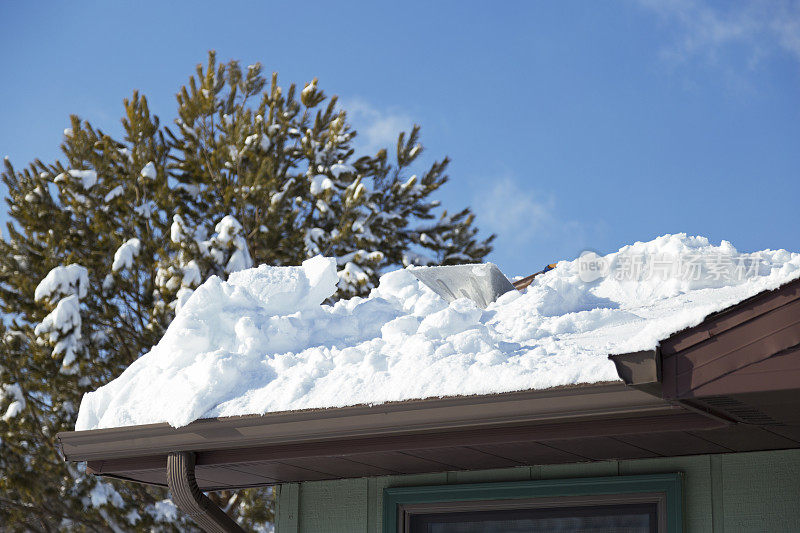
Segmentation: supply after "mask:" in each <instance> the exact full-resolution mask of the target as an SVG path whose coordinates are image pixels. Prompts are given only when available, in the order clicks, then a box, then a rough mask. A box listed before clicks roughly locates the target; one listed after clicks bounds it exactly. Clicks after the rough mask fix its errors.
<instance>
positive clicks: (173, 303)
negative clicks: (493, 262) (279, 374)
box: [0, 52, 492, 531]
mask: <svg viewBox="0 0 800 533" xmlns="http://www.w3.org/2000/svg"><path fill="white" fill-rule="evenodd" d="M317 83H318V82H317V80H316V79H314V80H313V81H312V82H310V83H308V84H306V85H305V86H304V88H303V89H302V90H301V91H299V94H298V91H297V90H296V87H295V86H294V85H291V86H290V87H289V88H288V90H284V89H283V88H282V87H281V86H279V85H278V81H277V76H276V75H275V74H273V75H272V78H271V80H270V81H269V82H268V80H267V79H265V78H264V77H263V76H262V74H261V65H259V64H256V65H251V66H249V67H247V69H245V70H243V69H242V68H241V67H240V65H239V64H238V63H237V62H236V61H231V62H229V63H227V64H224V65H218V64H217V63H216V60H215V56H214V53H213V52H212V53H210V54H209V60H208V63H207V65H206V66H205V67H203V66H202V65H199V66H198V67H197V71H196V74H195V75H194V76H192V77H191V78H190V79H189V83H188V85H187V86H184V87H183V88H182V89H181V90H180V91H179V93H178V95H177V102H178V112H177V116H178V118H177V119H176V120H175V126H174V127H166V126H163V125H161V124H160V122H159V120H158V118H157V117H155V116H152V115H151V114H150V111H149V108H148V104H147V99H146V98H145V97H144V96H140V95H139V94H137V93H136V92H134V94H133V97H132V98H131V99H130V100H125V102H124V107H125V116H124V118H123V119H122V125H123V129H124V136H123V138H122V139H114V138H112V137H111V136H109V135H107V134H105V133H104V132H103V131H101V130H98V129H96V128H94V127H93V126H92V125H91V124H89V123H88V122H82V121H81V120H80V119H78V118H77V117H75V116H73V117H72V119H71V127H70V128H69V129H67V130H65V132H64V135H65V136H64V142H63V144H62V146H61V149H62V152H63V156H64V157H63V160H61V161H57V162H55V163H52V164H45V163H43V162H41V161H40V160H36V161H34V162H33V163H31V164H30V165H29V166H28V167H27V168H25V169H24V170H21V171H19V170H17V169H15V168H14V167H13V166H12V165H11V163H10V162H9V161H8V160H6V161H5V171H4V173H3V174H2V179H3V181H4V182H5V184H6V186H7V187H8V191H9V196H8V199H7V202H8V205H9V215H10V217H11V218H12V220H13V222H12V223H9V224H8V225H7V235H6V236H4V238H3V239H0V304H1V305H2V311H3V313H4V321H3V323H1V324H0V335H1V337H0V343H2V360H0V361H1V362H0V438H1V440H0V471H2V472H3V476H0V523H3V524H6V525H9V527H10V528H11V530H20V531H22V530H25V531H52V530H58V529H74V530H89V531H94V530H97V531H101V530H102V531H104V530H107V529H109V528H110V529H112V530H114V531H127V530H139V529H141V530H144V529H148V530H149V529H156V530H165V531H169V530H185V529H191V528H192V525H191V524H190V523H188V522H186V521H185V520H184V519H182V518H181V517H180V516H179V515H178V513H177V510H176V509H175V508H174V506H172V505H171V503H170V502H169V501H168V500H166V499H165V498H166V497H167V495H166V492H165V491H163V490H159V489H156V488H149V487H143V486H141V485H136V484H131V483H118V482H114V481H109V480H103V479H98V478H94V477H92V476H89V475H87V474H86V473H85V471H84V470H83V469H82V468H75V467H72V466H70V465H67V464H65V463H63V462H62V461H61V460H60V458H59V456H58V454H57V451H56V450H55V446H54V436H55V434H56V433H57V432H59V431H63V430H69V429H71V428H72V427H73V424H74V420H75V417H76V413H77V409H78V406H79V404H80V399H81V395H82V394H83V393H85V392H87V391H89V390H93V389H95V388H97V387H99V386H101V385H102V384H104V383H106V382H108V381H109V380H110V379H113V378H114V377H116V376H117V375H119V373H120V372H121V371H122V370H123V369H124V368H126V367H127V366H128V365H129V364H130V363H131V362H132V361H134V360H135V359H136V358H137V357H139V356H141V355H142V354H143V353H145V352H146V351H147V350H148V349H149V348H150V347H151V346H152V345H153V344H155V343H156V342H157V341H158V339H159V338H160V336H161V335H162V334H163V332H164V330H165V329H166V327H167V326H168V324H169V322H170V320H171V319H172V317H173V316H174V314H175V312H176V310H178V309H179V308H180V305H181V304H182V302H184V301H185V300H186V298H187V297H188V296H189V295H190V294H191V292H192V291H193V289H195V288H196V287H197V286H199V285H200V284H201V283H202V282H203V281H204V280H205V279H207V278H208V277H209V276H212V275H217V276H222V277H225V276H227V275H228V274H230V273H231V272H235V271H237V270H241V269H243V268H248V267H250V266H252V265H255V264H262V263H266V264H271V265H296V264H299V263H300V262H302V261H303V260H304V259H306V258H308V257H311V256H314V255H316V254H323V255H326V256H332V257H336V259H337V262H338V265H339V276H340V284H339V291H338V293H337V295H336V296H337V297H351V296H355V295H364V294H366V293H367V292H369V290H370V289H371V288H372V287H374V286H375V284H376V282H377V278H378V276H379V275H380V274H381V273H382V272H384V271H386V270H388V269H392V268H397V267H400V266H405V265H410V264H452V263H464V262H475V261H480V260H481V259H483V258H484V257H485V256H486V255H487V254H488V253H489V251H490V250H491V247H490V243H491V239H492V238H491V237H490V238H488V239H484V240H480V239H479V238H478V236H477V229H476V228H475V227H474V225H473V218H474V217H473V215H472V213H471V212H470V210H469V209H464V210H461V211H458V212H456V213H455V214H448V213H447V212H446V211H440V206H439V202H438V201H436V200H434V199H432V198H431V196H432V194H433V193H434V192H435V191H436V190H437V189H439V188H440V187H441V186H442V185H443V184H444V183H445V182H446V181H447V179H448V178H447V175H446V174H445V171H446V168H447V165H448V160H447V159H444V160H442V161H437V162H434V163H433V164H432V165H431V166H430V167H429V168H428V169H427V170H425V171H423V172H419V173H418V174H413V170H414V169H415V168H416V167H417V166H418V164H416V162H417V161H418V158H419V156H420V154H421V153H422V146H421V144H420V142H419V128H418V127H416V126H415V127H414V128H413V130H412V131H411V132H409V133H408V134H401V135H400V136H399V138H398V142H397V146H396V149H395V150H394V152H395V154H394V155H393V157H392V158H391V159H390V157H389V155H388V154H389V152H388V151H387V150H386V149H383V150H380V151H379V152H378V153H377V154H375V155H360V156H358V157H356V155H355V150H354V149H353V147H352V144H353V139H354V138H355V136H356V132H355V131H354V130H353V129H352V128H351V126H350V125H349V124H348V122H347V116H346V113H345V111H344V110H342V109H341V108H340V107H339V106H338V103H337V99H336V97H335V96H334V97H331V98H327V97H326V96H325V94H324V93H323V92H322V90H321V89H319V88H318V87H317ZM270 495H271V491H270V489H269V488H265V489H250V490H246V491H239V492H237V493H224V492H223V493H216V494H214V495H213V497H214V498H216V499H217V500H218V501H219V503H220V504H221V505H222V506H223V507H224V508H226V509H227V510H228V512H229V513H230V514H231V515H233V516H236V517H238V518H240V520H241V521H242V523H244V524H246V525H248V527H250V528H251V529H256V530H257V529H259V528H262V527H265V525H266V524H267V523H268V522H269V520H270V519H271V496H270Z"/></svg>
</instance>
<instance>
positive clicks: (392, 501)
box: [383, 473, 683, 533]
mask: <svg viewBox="0 0 800 533" xmlns="http://www.w3.org/2000/svg"><path fill="white" fill-rule="evenodd" d="M682 487H683V475H682V474H680V473H673V474H648V475H640V476H610V477H589V478H574V479H542V480H533V481H511V482H497V483H468V484H458V485H432V486H424V487H390V488H386V489H384V490H383V532H384V533H397V527H398V520H399V518H400V516H399V510H400V508H401V506H403V505H411V504H432V503H450V502H465V501H486V500H516V499H532V498H555V497H579V496H598V495H615V494H623V495H624V494H639V493H663V494H664V495H665V497H666V505H665V513H666V521H667V532H668V533H681V532H682V531H683V488H682Z"/></svg>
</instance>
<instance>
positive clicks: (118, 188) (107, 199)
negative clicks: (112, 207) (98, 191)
mask: <svg viewBox="0 0 800 533" xmlns="http://www.w3.org/2000/svg"><path fill="white" fill-rule="evenodd" d="M123 192H125V189H123V188H122V185H117V186H116V187H114V188H113V189H111V190H110V191H108V194H106V196H105V198H103V201H105V202H110V201H111V200H113V199H114V198H116V197H118V196H122V193H123Z"/></svg>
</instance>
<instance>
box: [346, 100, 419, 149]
mask: <svg viewBox="0 0 800 533" xmlns="http://www.w3.org/2000/svg"><path fill="white" fill-rule="evenodd" d="M341 108H342V109H344V110H345V111H347V118H348V121H349V122H350V124H351V125H352V126H353V127H354V128H355V130H356V131H357V132H358V136H357V137H356V138H355V141H354V144H355V148H356V150H357V152H363V153H367V154H374V153H375V152H377V151H378V150H380V149H381V148H388V149H389V154H392V153H393V149H394V148H395V147H396V146H397V136H398V135H399V134H400V132H401V131H406V132H408V131H411V128H412V126H413V125H414V121H413V120H412V119H411V117H410V116H409V115H408V114H407V113H405V112H402V111H398V110H392V109H378V108H377V107H375V106H373V105H372V104H370V103H369V102H367V101H366V100H363V99H361V98H351V99H345V100H344V101H342V103H341Z"/></svg>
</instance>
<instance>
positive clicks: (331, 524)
mask: <svg viewBox="0 0 800 533" xmlns="http://www.w3.org/2000/svg"><path fill="white" fill-rule="evenodd" d="M670 472H682V473H684V497H685V505H684V517H685V523H686V527H687V531H689V532H692V533H693V532H713V533H722V532H728V533H732V532H737V533H738V532H750V531H752V532H760V531H764V532H796V531H800V450H781V451H771V452H752V453H736V454H723V455H696V456H690V457H671V458H659V459H637V460H629V461H602V462H594V463H574V464H565V465H543V466H532V467H517V468H506V469H498V470H482V471H475V472H463V471H456V472H446V473H439V474H420V475H409V476H383V477H376V478H368V479H367V478H363V479H352V480H340V481H316V482H307V483H300V484H299V485H298V484H285V485H282V486H280V487H279V489H278V509H277V513H276V515H277V516H276V522H277V524H276V532H277V533H361V532H365V533H374V532H380V531H381V529H382V527H383V525H382V524H383V522H382V521H383V511H382V506H383V489H385V488H387V487H404V486H405V487H408V486H422V485H443V484H454V483H485V482H491V481H519V480H525V479H533V480H535V479H565V478H574V477H600V476H616V475H634V474H659V473H670Z"/></svg>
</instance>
